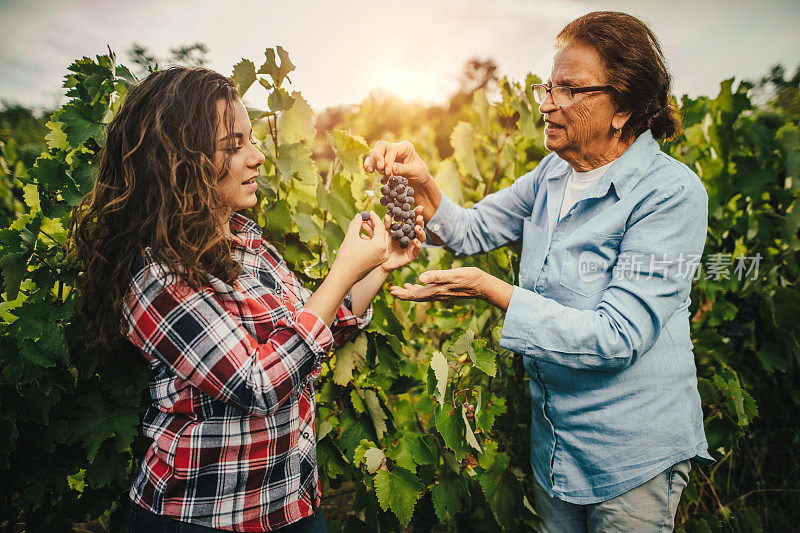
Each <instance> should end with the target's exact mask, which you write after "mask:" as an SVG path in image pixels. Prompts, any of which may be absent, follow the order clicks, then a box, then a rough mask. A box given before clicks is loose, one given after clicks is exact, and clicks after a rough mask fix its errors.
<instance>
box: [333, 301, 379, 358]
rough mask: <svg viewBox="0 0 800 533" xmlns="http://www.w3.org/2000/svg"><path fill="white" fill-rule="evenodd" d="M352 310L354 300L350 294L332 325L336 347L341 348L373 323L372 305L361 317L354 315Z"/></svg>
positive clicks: (340, 307)
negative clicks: (354, 335)
mask: <svg viewBox="0 0 800 533" xmlns="http://www.w3.org/2000/svg"><path fill="white" fill-rule="evenodd" d="M352 309H353V299H352V296H351V295H350V293H347V296H345V298H344V301H343V302H342V305H340V306H339V310H338V311H336V316H335V317H334V318H333V323H332V324H331V332H332V333H333V345H334V346H341V345H342V344H344V343H345V341H346V340H347V339H348V338H349V337H350V336H351V335H353V334H355V333H357V332H359V331H361V330H363V329H364V328H366V327H367V326H368V325H369V323H370V322H371V321H372V304H370V305H369V306H368V307H367V310H366V311H364V313H363V314H362V315H361V316H356V315H355V314H353V311H352Z"/></svg>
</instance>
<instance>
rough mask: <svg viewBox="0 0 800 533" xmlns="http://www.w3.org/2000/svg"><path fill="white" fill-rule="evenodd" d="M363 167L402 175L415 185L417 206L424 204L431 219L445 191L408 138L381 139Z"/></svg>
mask: <svg viewBox="0 0 800 533" xmlns="http://www.w3.org/2000/svg"><path fill="white" fill-rule="evenodd" d="M364 170H366V171H367V172H375V171H377V172H380V173H381V174H383V175H384V176H403V177H404V178H407V179H408V184H409V185H410V186H411V187H413V188H414V198H415V201H416V204H417V205H421V206H422V217H423V219H425V220H426V221H427V220H430V219H431V217H432V216H433V215H434V213H436V210H437V209H438V208H439V204H440V203H441V201H442V192H441V190H440V189H439V186H438V185H437V184H436V181H434V179H433V177H432V176H431V172H430V170H429V169H428V165H426V164H425V161H423V160H422V158H421V157H420V156H419V154H417V151H416V150H415V149H414V145H413V144H411V143H410V142H408V141H400V142H399V143H390V142H387V141H378V142H376V143H375V147H374V148H373V149H372V150H370V151H369V155H368V156H367V157H366V158H364Z"/></svg>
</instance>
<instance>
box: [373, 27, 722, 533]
mask: <svg viewBox="0 0 800 533" xmlns="http://www.w3.org/2000/svg"><path fill="white" fill-rule="evenodd" d="M556 49H557V53H556V55H555V57H554V60H553V66H552V71H551V75H550V80H549V82H548V84H546V85H534V87H533V91H534V96H535V98H536V101H537V102H538V103H539V105H540V107H539V110H540V112H541V113H542V115H543V117H544V121H545V124H546V126H545V135H546V140H545V146H546V147H547V148H548V149H549V150H552V151H553V152H555V153H552V154H550V155H548V156H547V157H545V158H544V159H543V160H542V162H541V163H540V164H539V165H538V167H537V168H536V169H535V170H533V171H532V172H530V173H528V174H526V175H524V176H522V177H520V178H519V179H518V180H516V181H515V182H514V184H513V185H512V186H511V187H509V188H507V189H504V190H501V191H498V192H496V193H494V194H491V195H489V196H487V197H486V198H485V199H484V200H482V201H481V202H479V203H478V204H476V205H475V206H474V207H473V208H472V209H464V208H461V207H459V206H457V205H455V204H454V203H453V201H452V200H450V199H449V198H447V197H446V196H444V195H443V194H442V193H441V191H440V190H439V188H438V187H437V185H436V183H435V181H434V180H433V179H432V177H431V175H430V173H429V171H428V168H427V166H426V165H425V163H424V162H423V161H422V160H421V159H420V157H419V156H418V155H417V153H416V152H415V150H414V148H413V146H412V145H411V144H410V143H408V142H401V143H397V144H391V143H386V142H383V141H381V142H378V143H377V144H376V145H375V147H374V149H373V150H372V151H371V152H370V155H369V156H368V157H367V158H366V160H365V163H364V166H365V168H366V170H368V171H374V170H378V171H380V172H382V173H383V174H385V175H392V174H394V175H401V176H405V177H407V178H408V179H409V181H410V183H412V184H413V187H414V189H415V191H416V198H417V202H418V203H421V204H422V205H423V206H424V211H423V216H424V218H425V220H426V221H427V229H428V232H429V236H430V237H431V238H432V241H433V242H434V243H436V242H437V241H438V242H439V243H440V244H444V245H445V246H447V247H448V248H450V249H451V250H453V251H454V252H455V253H457V254H476V253H480V252H485V251H487V250H492V249H495V248H498V247H500V246H503V245H504V244H506V243H508V242H510V241H516V240H519V239H520V238H521V239H522V243H523V245H522V257H521V261H520V273H519V284H518V285H516V286H512V285H509V284H508V283H506V282H504V281H502V280H500V279H497V278H494V277H492V276H491V275H489V274H488V273H486V272H483V271H482V270H480V269H476V268H456V269H452V270H444V271H431V272H426V273H423V274H422V275H421V276H420V278H419V280H420V282H421V283H423V284H425V285H424V286H423V285H409V284H407V285H406V286H405V287H395V288H393V289H392V293H393V294H394V295H395V296H397V297H399V298H402V299H406V300H415V301H423V300H444V301H447V300H451V299H456V298H480V299H484V300H486V301H488V302H490V303H492V304H493V305H495V306H497V307H499V308H500V309H502V310H504V311H505V312H506V316H505V321H504V324H503V329H502V337H501V340H500V344H501V345H502V346H503V347H505V348H507V349H509V350H513V351H514V352H517V353H519V354H522V355H523V356H524V361H525V368H526V370H527V372H528V374H529V375H530V394H531V401H532V409H531V411H532V418H531V454H530V458H531V465H532V468H533V473H534V476H535V478H536V481H537V482H538V483H537V485H538V486H536V487H535V491H536V493H535V505H536V508H537V509H538V513H539V515H540V516H541V517H542V530H543V531H558V532H565V531H567V532H569V531H609V530H615V531H616V530H621V531H637V532H639V531H662V530H668V529H672V528H673V526H674V517H675V512H676V509H677V506H678V501H679V499H680V496H681V492H682V490H683V488H684V487H685V486H686V484H687V482H688V474H689V469H690V462H689V460H690V459H697V460H701V461H712V459H711V457H710V456H709V454H708V451H707V443H706V438H705V434H704V431H703V416H702V411H701V407H700V396H699V394H698V391H697V378H696V369H695V365H694V357H693V354H692V342H691V340H690V338H689V304H690V298H689V292H690V289H691V281H692V278H693V274H694V268H693V261H692V259H693V258H696V257H698V256H699V255H700V254H701V253H702V251H703V246H704V243H705V238H706V231H707V213H708V196H707V194H706V191H705V189H704V187H703V184H702V183H701V182H700V180H699V179H698V177H697V175H695V173H694V172H692V171H691V170H690V169H689V168H687V167H686V166H685V165H683V164H681V163H679V162H678V161H676V160H675V159H673V158H671V157H670V156H668V155H666V154H664V153H663V152H661V151H660V150H659V146H658V144H657V143H656V140H659V139H667V138H669V137H671V136H673V135H675V134H676V133H678V132H679V129H680V123H679V121H678V120H677V119H676V117H675V111H674V110H673V108H672V107H671V105H670V102H669V91H670V85H671V79H670V75H669V73H668V72H667V70H666V68H665V66H664V59H663V54H662V51H661V47H660V45H659V44H658V41H657V39H656V37H655V35H654V34H653V32H652V31H651V30H650V29H649V28H647V26H645V25H644V24H643V23H642V22H641V21H639V20H638V19H636V18H634V17H632V16H630V15H626V14H623V13H612V12H596V13H590V14H588V15H585V16H583V17H581V18H579V19H577V20H575V21H573V22H571V23H570V24H568V25H567V26H566V27H565V28H564V29H563V30H562V31H561V33H560V34H559V35H558V37H557V41H556Z"/></svg>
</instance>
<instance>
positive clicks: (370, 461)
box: [364, 446, 386, 474]
mask: <svg viewBox="0 0 800 533" xmlns="http://www.w3.org/2000/svg"><path fill="white" fill-rule="evenodd" d="M385 460H386V456H385V455H384V454H383V450H381V449H380V448H376V447H374V446H373V447H372V448H370V449H369V450H367V451H366V452H365V453H364V463H365V464H366V465H367V472H369V473H370V474H374V473H375V472H377V471H378V469H379V468H380V467H381V465H382V464H383V462H384V461H385Z"/></svg>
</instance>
